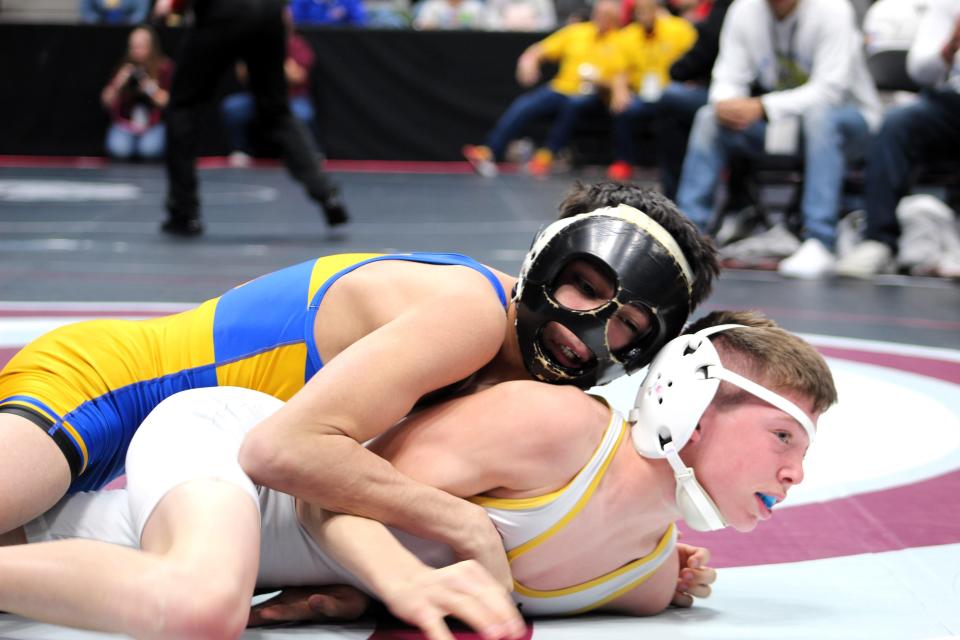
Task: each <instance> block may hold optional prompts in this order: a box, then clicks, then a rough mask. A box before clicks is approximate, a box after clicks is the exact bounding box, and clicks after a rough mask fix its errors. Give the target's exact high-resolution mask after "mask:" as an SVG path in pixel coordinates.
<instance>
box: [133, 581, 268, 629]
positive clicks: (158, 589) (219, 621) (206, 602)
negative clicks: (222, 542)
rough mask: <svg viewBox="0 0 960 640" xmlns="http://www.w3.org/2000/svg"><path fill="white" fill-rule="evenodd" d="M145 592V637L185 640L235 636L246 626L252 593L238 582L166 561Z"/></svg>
mask: <svg viewBox="0 0 960 640" xmlns="http://www.w3.org/2000/svg"><path fill="white" fill-rule="evenodd" d="M152 582H153V584H152V585H150V586H149V587H146V588H145V590H144V595H145V596H147V597H148V598H149V600H150V602H148V603H147V606H146V607H144V608H143V609H144V610H145V611H151V612H152V614H153V616H154V617H153V620H152V621H151V620H149V619H148V620H145V621H144V624H145V625H151V622H152V628H151V629H149V631H147V630H146V629H145V631H147V633H146V634H144V635H145V636H151V637H156V638H183V639H184V640H224V639H230V638H238V637H240V635H241V634H242V633H243V630H244V628H246V625H247V618H248V617H249V614H250V598H251V595H252V594H251V592H250V590H249V589H247V588H246V587H245V586H243V585H239V584H237V582H238V581H231V580H224V579H219V578H217V577H215V576H213V575H211V574H210V573H209V572H201V571H198V570H197V569H195V568H193V567H188V566H181V565H180V564H179V563H169V565H168V566H167V567H165V569H164V570H162V571H160V572H158V575H157V576H156V579H155V580H153V581H152Z"/></svg>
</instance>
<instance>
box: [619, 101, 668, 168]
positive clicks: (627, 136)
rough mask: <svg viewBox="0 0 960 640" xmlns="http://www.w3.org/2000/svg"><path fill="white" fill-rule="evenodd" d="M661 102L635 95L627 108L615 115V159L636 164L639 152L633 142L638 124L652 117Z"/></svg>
mask: <svg viewBox="0 0 960 640" xmlns="http://www.w3.org/2000/svg"><path fill="white" fill-rule="evenodd" d="M659 105H660V103H659V102H647V101H646V100H644V99H643V98H641V97H640V96H637V95H635V96H633V98H632V99H631V100H630V104H629V105H627V108H626V109H624V110H623V111H622V112H620V113H616V114H614V116H613V159H614V160H616V161H617V162H628V163H630V164H634V163H636V161H637V152H636V149H635V147H634V144H633V135H634V131H635V129H636V126H637V125H638V124H639V123H641V122H643V121H644V120H650V119H652V118H653V117H654V116H655V115H656V114H657V111H658V109H659Z"/></svg>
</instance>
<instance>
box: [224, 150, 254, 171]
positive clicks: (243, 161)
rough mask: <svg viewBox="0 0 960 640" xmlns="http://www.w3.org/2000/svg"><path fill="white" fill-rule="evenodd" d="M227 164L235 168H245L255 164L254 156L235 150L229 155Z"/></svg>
mask: <svg viewBox="0 0 960 640" xmlns="http://www.w3.org/2000/svg"><path fill="white" fill-rule="evenodd" d="M227 164H228V165H230V166H231V167H233V168H234V169H244V168H246V167H249V166H250V165H251V164H253V158H251V157H250V156H248V155H247V154H245V153H244V152H243V151H234V152H232V153H231V154H230V155H229V156H227Z"/></svg>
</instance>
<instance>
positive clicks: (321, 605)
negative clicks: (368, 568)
mask: <svg viewBox="0 0 960 640" xmlns="http://www.w3.org/2000/svg"><path fill="white" fill-rule="evenodd" d="M307 605H308V606H309V607H310V610H311V612H313V614H314V615H315V616H317V617H318V619H322V618H332V619H335V620H355V619H356V618H359V617H360V616H362V615H363V613H364V612H365V611H366V610H367V607H368V606H369V605H370V597H369V596H367V594H365V593H363V592H362V591H360V590H358V589H355V588H354V587H351V586H348V585H336V586H332V587H326V588H325V589H324V590H323V591H322V592H319V593H314V594H312V595H310V596H309V598H308V599H307Z"/></svg>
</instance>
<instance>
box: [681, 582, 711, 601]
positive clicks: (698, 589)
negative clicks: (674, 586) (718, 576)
mask: <svg viewBox="0 0 960 640" xmlns="http://www.w3.org/2000/svg"><path fill="white" fill-rule="evenodd" d="M684 591H685V593H687V594H689V595H691V596H693V597H694V598H709V597H710V594H711V593H712V592H713V590H712V589H711V588H710V585H706V584H695V585H691V586H690V587H688V588H687V589H685V590H684Z"/></svg>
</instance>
